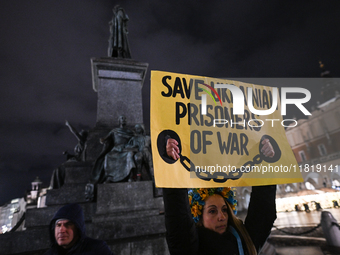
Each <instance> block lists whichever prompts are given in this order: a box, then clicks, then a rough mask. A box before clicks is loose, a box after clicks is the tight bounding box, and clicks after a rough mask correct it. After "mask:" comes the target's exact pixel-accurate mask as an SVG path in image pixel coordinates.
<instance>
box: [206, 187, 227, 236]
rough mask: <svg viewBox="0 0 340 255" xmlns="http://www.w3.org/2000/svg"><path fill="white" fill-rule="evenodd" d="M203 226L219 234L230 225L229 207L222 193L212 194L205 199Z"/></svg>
mask: <svg viewBox="0 0 340 255" xmlns="http://www.w3.org/2000/svg"><path fill="white" fill-rule="evenodd" d="M203 226H204V227H206V228H208V229H211V230H213V231H215V232H217V233H219V234H223V233H224V232H225V231H226V229H227V227H228V207H227V205H226V203H225V201H224V199H223V197H221V196H220V195H217V194H215V195H212V196H210V197H208V198H207V199H206V200H205V205H204V207H203Z"/></svg>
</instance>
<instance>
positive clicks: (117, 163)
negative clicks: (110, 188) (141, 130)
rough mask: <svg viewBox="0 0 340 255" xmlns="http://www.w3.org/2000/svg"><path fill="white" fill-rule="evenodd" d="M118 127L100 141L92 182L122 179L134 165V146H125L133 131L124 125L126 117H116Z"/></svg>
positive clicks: (128, 174)
mask: <svg viewBox="0 0 340 255" xmlns="http://www.w3.org/2000/svg"><path fill="white" fill-rule="evenodd" d="M118 121H119V127H118V128H114V129H112V130H111V131H110V133H109V134H108V135H107V136H106V137H105V138H101V139H100V142H101V143H102V144H104V147H103V150H102V152H101V153H100V155H99V156H98V158H97V160H96V162H95V164H94V167H93V170H92V181H91V182H92V183H94V184H96V183H103V182H106V183H109V182H118V181H122V180H124V179H126V178H128V177H129V176H130V172H131V169H133V168H134V167H135V162H134V159H133V156H134V154H135V152H137V149H136V148H131V147H126V145H127V144H128V142H129V140H130V139H131V137H133V135H134V133H133V132H132V131H131V130H130V129H128V128H127V127H126V118H125V117H124V116H120V117H119V118H118Z"/></svg>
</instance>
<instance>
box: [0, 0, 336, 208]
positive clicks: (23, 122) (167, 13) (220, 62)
mask: <svg viewBox="0 0 340 255" xmlns="http://www.w3.org/2000/svg"><path fill="white" fill-rule="evenodd" d="M116 4H120V5H121V6H122V7H123V8H124V9H125V11H126V12H127V14H128V15H129V18H130V21H129V42H130V48H131V52H132V57H133V58H134V59H136V60H138V61H141V62H147V63H149V71H150V70H152V69H153V70H155V69H156V70H164V71H172V72H179V73H188V74H196V75H202V76H211V77H318V76H319V73H320V69H319V67H318V61H319V60H323V61H324V62H325V64H326V67H327V68H329V69H330V70H331V72H332V74H333V75H334V76H336V77H338V76H339V73H340V64H339V59H340V50H339V46H338V45H339V44H340V42H339V39H338V36H337V32H338V31H339V29H340V27H339V26H340V20H339V19H340V16H339V15H338V10H339V6H340V2H338V1H328V2H321V1H260V2H250V1H244V0H241V1H217V0H213V1H203V2H200V3H198V1H193V0H189V1H178V0H166V1H156V0H145V1H143V0H141V1H140V0H138V1H137V0H134V1H128V0H126V1H121V2H114V1H109V0H97V1H92V0H72V1H66V0H64V1H56V0H51V1H45V0H36V1H24V0H16V1H10V0H4V1H1V2H0V13H1V15H0V31H1V37H0V67H1V68H0V84H1V86H0V95H1V100H0V109H1V114H0V123H1V125H0V204H3V203H5V202H6V201H8V200H10V199H12V198H15V197H18V196H22V193H23V192H24V191H25V190H26V189H27V188H29V187H30V181H32V180H33V179H34V178H35V176H37V175H39V177H40V178H41V179H42V180H43V181H44V185H45V186H47V185H48V183H49V178H50V176H51V173H52V171H53V169H54V168H56V167H57V166H58V165H59V164H61V163H62V162H63V161H64V160H65V157H64V156H63V155H62V152H63V151H65V150H68V151H69V152H73V148H74V146H75V144H76V142H77V141H76V139H75V138H74V137H73V135H72V134H71V133H70V131H69V130H68V129H67V127H66V126H65V125H64V123H65V119H67V120H69V121H70V122H71V123H72V124H73V125H75V126H76V127H77V128H78V129H82V128H90V127H93V126H94V125H95V122H96V107H97V95H96V93H95V92H94V91H93V89H92V78H91V65H90V59H91V57H103V56H106V55H107V46H108V42H107V41H108V38H109V26H108V22H109V21H110V19H111V18H112V8H113V7H114V6H115V5H116ZM149 78H150V74H149V72H148V74H147V77H146V80H145V84H144V87H143V99H144V112H145V116H144V119H145V122H146V126H148V121H149V116H148V113H149V89H150V87H149V86H150V85H149Z"/></svg>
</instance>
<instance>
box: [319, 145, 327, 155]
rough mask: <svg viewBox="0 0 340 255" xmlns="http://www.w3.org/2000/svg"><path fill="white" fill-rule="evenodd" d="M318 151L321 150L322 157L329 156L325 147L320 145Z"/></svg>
mask: <svg viewBox="0 0 340 255" xmlns="http://www.w3.org/2000/svg"><path fill="white" fill-rule="evenodd" d="M318 149H319V152H320V155H321V156H325V155H327V150H326V147H325V145H323V144H319V145H318Z"/></svg>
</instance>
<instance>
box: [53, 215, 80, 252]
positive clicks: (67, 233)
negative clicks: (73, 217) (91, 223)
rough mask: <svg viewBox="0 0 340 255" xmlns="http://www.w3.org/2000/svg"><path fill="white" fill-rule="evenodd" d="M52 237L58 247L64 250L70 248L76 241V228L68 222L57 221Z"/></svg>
mask: <svg viewBox="0 0 340 255" xmlns="http://www.w3.org/2000/svg"><path fill="white" fill-rule="evenodd" d="M54 235H55V240H56V241H57V243H58V245H59V246H61V247H63V248H64V249H68V248H71V247H72V246H73V244H74V243H75V242H76V241H77V239H78V236H77V229H76V226H75V225H74V223H73V222H71V221H69V220H61V221H58V222H57V223H56V225H55V230H54Z"/></svg>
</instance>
